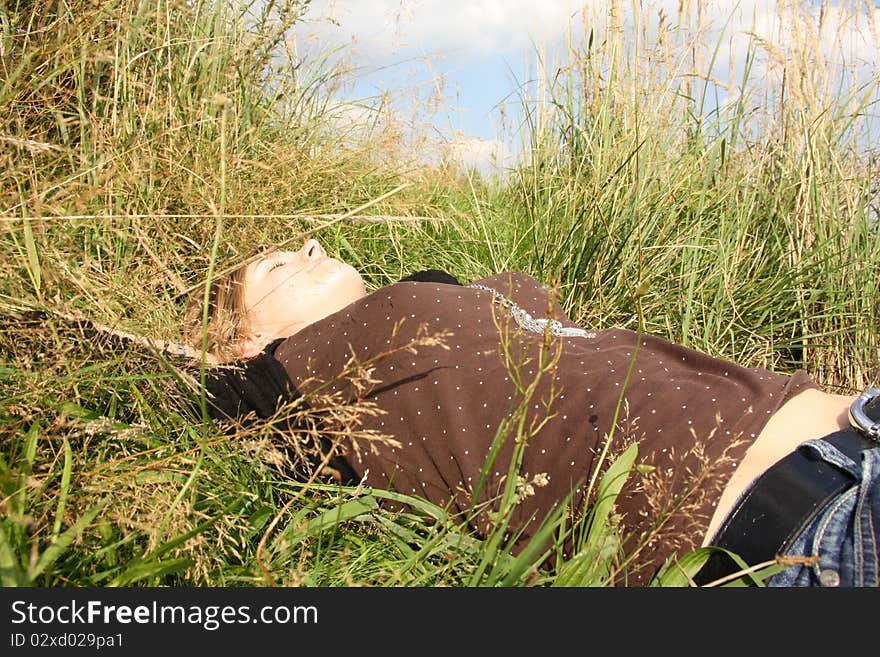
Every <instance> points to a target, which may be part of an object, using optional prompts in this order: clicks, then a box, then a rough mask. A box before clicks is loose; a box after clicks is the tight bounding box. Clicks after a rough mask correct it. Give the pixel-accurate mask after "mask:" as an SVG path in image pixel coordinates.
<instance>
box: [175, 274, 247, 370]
mask: <svg viewBox="0 0 880 657" xmlns="http://www.w3.org/2000/svg"><path fill="white" fill-rule="evenodd" d="M248 262H249V260H246V261H245V263H244V264H243V265H241V266H240V267H238V268H236V269H234V270H233V271H231V272H229V273H228V274H225V275H223V276H219V277H217V278H216V279H214V280H212V281H211V282H210V290H209V292H208V321H207V324H205V321H204V308H205V306H204V303H205V287H206V285H207V283H203V284H201V285H199V286H198V287H197V288H196V289H195V290H193V292H192V294H191V296H190V299H189V303H188V304H187V307H186V311H185V315H184V317H185V319H184V321H185V335H186V339H187V341H188V342H189V343H190V345H191V346H192V347H193V348H194V349H196V350H198V351H201V350H202V348H203V346H204V349H205V350H206V351H207V352H208V353H210V354H212V355H213V356H214V358H215V359H216V360H217V361H218V362H224V361H228V360H233V359H235V358H239V357H240V356H241V353H240V352H239V344H240V342H241V339H242V338H243V337H244V334H245V333H246V332H247V328H248V327H247V313H246V312H245V305H244V282H245V281H244V277H245V272H246V271H247V264H248ZM206 331H207V335H206ZM205 338H207V340H205Z"/></svg>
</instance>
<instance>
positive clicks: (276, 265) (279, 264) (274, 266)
mask: <svg viewBox="0 0 880 657" xmlns="http://www.w3.org/2000/svg"><path fill="white" fill-rule="evenodd" d="M285 264H287V263H285V262H284V261H281V260H279V261H278V262H275V263H272V266H271V267H269V271H272V270H273V269H278V268H279V267H283V266H284V265H285Z"/></svg>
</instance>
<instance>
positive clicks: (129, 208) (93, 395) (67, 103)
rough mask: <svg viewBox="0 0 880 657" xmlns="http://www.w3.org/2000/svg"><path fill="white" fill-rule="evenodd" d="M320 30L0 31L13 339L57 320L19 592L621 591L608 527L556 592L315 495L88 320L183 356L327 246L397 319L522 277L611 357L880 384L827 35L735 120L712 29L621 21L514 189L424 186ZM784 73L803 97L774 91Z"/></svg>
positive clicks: (3, 541) (510, 563)
mask: <svg viewBox="0 0 880 657" xmlns="http://www.w3.org/2000/svg"><path fill="white" fill-rule="evenodd" d="M688 4H689V6H690V5H691V4H693V3H688ZM697 5H698V6H702V5H701V3H697ZM267 8H268V9H267ZM303 8H304V7H303V5H302V4H301V3H298V2H292V1H288V2H281V3H268V4H267V3H256V2H254V3H250V4H249V3H239V4H238V5H235V6H234V7H233V6H230V5H229V4H227V3H220V2H209V1H207V0H196V1H194V2H189V3H185V2H163V1H161V0H143V1H141V2H137V1H131V0H116V1H111V2H106V3H97V4H96V3H90V2H84V1H79V0H72V1H71V2H67V3H65V2H55V1H51V2H50V1H39V0H37V1H35V2H18V3H15V2H12V3H7V5H5V6H4V8H3V9H0V39H2V42H0V48H2V50H0V52H2V63H0V71H2V84H0V107H2V109H3V111H2V112H0V161H2V166H0V215H2V218H0V230H2V238H0V240H2V241H0V253H2V261H0V263H2V267H0V311H2V313H3V315H4V316H7V317H9V316H13V315H21V314H22V313H23V312H24V311H28V310H41V311H45V312H46V313H47V317H48V319H46V320H45V321H42V322H40V323H38V324H37V325H25V324H22V323H21V322H11V323H7V324H6V325H5V326H4V331H3V334H2V336H0V345H2V351H0V353H2V354H3V359H2V362H0V389H2V392H0V395H2V398H3V404H2V406H0V486H2V493H0V505H2V508H3V510H4V519H3V520H2V524H0V573H2V577H3V583H4V584H25V585H67V584H73V585H125V584H162V585H206V584H207V585H221V586H222V585H241V584H265V583H268V582H269V581H272V582H274V583H280V584H289V585H300V584H307V585H329V586H336V585H360V584H366V585H440V584H443V585H462V584H474V585H493V584H510V585H532V584H560V585H561V584H593V585H607V584H609V583H611V582H612V581H613V580H614V578H615V577H617V578H619V577H621V573H620V572H618V569H619V568H620V564H621V563H625V559H623V558H622V556H621V555H620V554H619V542H618V537H616V535H615V533H614V531H613V528H611V527H610V525H609V526H606V525H607V523H606V522H605V520H606V519H607V518H608V509H607V508H603V509H600V510H599V514H598V516H596V518H597V520H596V523H595V524H594V525H593V527H594V528H595V529H591V530H590V532H588V533H586V534H585V535H587V536H588V538H587V539H586V543H585V550H587V551H586V552H584V553H582V554H588V555H589V557H590V558H589V559H585V558H581V559H579V560H574V561H572V562H571V563H570V564H568V565H564V566H562V567H561V568H560V569H558V570H552V569H551V570H544V569H538V568H536V564H537V562H538V561H539V559H540V557H541V553H540V551H538V550H536V551H526V552H525V553H524V554H521V555H520V556H518V557H512V556H511V555H508V554H506V552H505V550H504V549H503V548H504V544H503V541H501V538H500V535H499V536H492V537H489V538H488V539H487V540H485V541H474V540H473V539H471V538H470V537H468V536H467V535H465V534H464V533H463V532H462V530H461V528H460V526H459V525H457V524H456V523H454V522H452V520H451V519H450V518H448V517H447V515H446V514H445V513H444V512H443V510H442V509H437V508H434V507H432V506H431V505H428V504H424V503H421V502H419V501H417V500H412V499H410V498H404V499H406V501H408V502H411V503H412V505H411V507H410V508H411V511H410V512H407V513H404V514H394V515H392V514H390V513H388V512H387V511H385V510H384V509H383V508H382V507H381V505H380V502H381V498H382V497H383V496H390V497H396V498H398V499H400V496H397V495H396V494H393V493H382V492H375V491H374V492H372V493H371V494H364V492H363V491H359V490H357V489H347V488H340V487H337V486H332V485H326V484H312V485H310V486H308V487H307V488H306V489H305V490H303V487H302V485H301V484H299V483H297V482H294V481H291V480H289V479H286V478H284V477H283V476H281V475H280V474H279V473H277V472H276V471H274V470H271V469H267V468H266V467H265V466H264V465H263V463H262V462H261V461H260V460H259V459H255V458H253V453H252V452H249V451H247V450H243V449H242V448H241V446H242V444H244V443H245V442H248V441H250V442H259V440H258V439H259V435H257V436H251V435H246V436H243V437H242V436H239V437H236V438H230V437H229V436H227V435H225V434H223V433H222V432H220V431H218V430H217V428H215V427H213V426H210V425H207V424H201V423H198V422H194V421H193V420H192V419H191V418H188V417H185V416H184V415H183V414H182V413H181V411H180V405H179V403H177V402H178V398H177V395H178V394H179V393H180V385H179V381H178V380H177V379H176V378H175V372H174V370H173V368H170V367H169V366H168V365H167V363H164V362H163V361H162V359H159V358H155V357H150V356H147V355H145V354H138V352H132V351H120V350H117V349H115V348H113V346H112V345H107V344H105V343H103V342H102V341H101V340H100V339H96V338H95V336H90V335H84V334H83V331H82V330H81V328H80V327H78V326H77V325H76V324H75V323H74V324H72V323H70V321H69V320H66V319H63V317H69V316H71V315H73V316H76V317H84V318H88V319H91V320H95V321H100V322H103V323H106V324H110V325H113V326H117V327H120V328H123V329H125V330H128V331H132V332H135V333H139V334H143V335H150V336H153V337H157V338H165V339H176V338H178V337H180V331H181V330H182V327H181V324H180V316H181V311H182V308H183V304H184V302H185V298H186V292H187V290H189V289H191V288H192V287H193V286H194V285H195V284H197V283H199V282H201V281H202V280H204V278H205V277H206V276H207V275H208V273H209V270H212V271H213V270H219V269H223V268H225V267H227V266H229V265H233V264H235V263H236V262H238V261H239V260H240V259H241V258H242V257H244V256H245V255H246V254H248V253H250V252H251V251H252V250H253V249H254V248H255V247H257V246H259V245H261V244H265V243H269V242H285V241H292V242H297V241H299V240H301V239H302V238H303V237H305V236H307V235H316V236H318V237H319V238H320V239H321V240H322V241H323V242H324V243H325V244H326V245H327V247H328V249H329V250H331V251H333V252H334V253H335V254H336V255H337V256H338V257H341V258H343V259H346V260H348V261H349V262H351V263H352V264H353V265H355V266H356V267H358V268H359V269H360V270H361V271H362V272H363V273H364V276H365V278H366V280H367V282H368V284H369V286H370V287H372V288H375V287H378V286H381V285H384V284H387V283H389V282H391V281H394V280H396V279H397V278H399V277H401V276H403V275H405V274H407V273H410V272H412V271H414V270H417V269H423V268H431V267H436V268H442V269H446V270H448V271H450V272H452V273H454V274H456V275H457V276H459V277H460V278H461V279H464V280H469V279H474V278H477V277H479V276H484V275H487V274H490V273H494V272H496V271H499V270H504V269H515V270H520V271H524V272H527V273H530V274H532V275H534V276H536V277H538V278H541V279H544V280H547V281H549V282H552V283H555V284H558V285H559V289H560V290H561V292H562V301H563V303H564V305H565V307H566V308H567V310H568V311H569V312H570V313H571V315H572V316H573V317H574V318H575V319H577V320H578V321H579V322H580V323H581V324H582V325H584V326H589V327H596V328H604V327H607V326H612V325H618V326H628V327H630V328H641V329H643V330H646V331H648V332H651V333H656V334H660V335H664V336H666V337H670V338H673V339H675V340H677V341H680V342H683V343H685V344H688V345H690V346H693V347H696V348H698V349H701V350H704V351H707V352H708V353H711V354H714V355H718V356H722V357H727V358H731V359H735V360H737V361H738V362H741V363H743V364H745V365H751V366H762V367H769V368H772V369H776V370H778V371H782V372H789V371H792V370H794V369H796V368H805V369H807V370H808V371H809V372H810V373H811V374H812V375H813V376H814V377H815V378H816V380H817V381H819V382H821V383H823V384H825V385H826V386H828V387H829V388H831V389H834V390H838V391H842V392H851V391H856V390H859V389H861V388H864V387H866V386H867V385H870V384H872V383H874V382H875V381H876V378H877V346H878V342H877V339H878V330H877V329H878V325H877V322H878V320H877V316H878V296H877V294H878V293H877V290H878V278H877V276H878V274H877V271H878V267H877V265H878V260H877V259H878V255H876V254H877V252H878V249H877V248H876V247H877V244H876V242H877V239H878V237H877V232H876V226H875V223H874V221H875V220H876V217H875V216H872V215H871V214H870V203H871V202H872V200H873V199H874V194H875V193H876V190H877V179H878V178H877V172H876V170H875V169H874V168H873V166H874V164H873V160H872V159H871V153H870V152H866V151H865V149H863V148H857V147H856V140H857V139H858V138H859V135H860V134H862V133H861V132H860V131H861V130H862V124H861V122H862V121H863V120H864V117H865V116H866V115H867V114H868V111H867V110H868V109H870V108H869V107H868V106H867V103H868V102H873V101H871V99H872V98H874V96H872V95H871V93H872V92H871V89H870V88H864V87H861V88H860V87H847V86H844V82H843V81H842V79H841V78H838V77H835V74H834V72H833V71H832V70H831V69H830V68H829V67H828V66H826V64H825V63H824V62H822V61H821V60H819V59H817V58H815V57H814V56H813V54H812V53H814V52H815V48H813V47H812V45H813V44H811V39H815V26H813V27H811V25H812V23H810V21H809V20H808V17H806V16H805V15H803V14H801V13H798V9H797V7H792V8H790V9H789V10H788V11H791V12H793V13H792V14H791V15H792V16H793V17H794V18H793V20H795V19H796V22H795V23H794V24H795V25H797V26H799V28H798V29H800V30H801V31H802V33H801V34H796V35H795V36H796V37H797V38H796V39H795V40H794V41H793V44H791V45H790V46H789V47H790V48H792V50H790V51H789V52H787V53H782V54H780V53H781V52H782V51H779V52H777V51H776V50H774V48H777V50H778V49H779V48H780V46H778V45H775V44H771V43H767V42H760V41H758V40H757V39H753V40H752V42H751V44H750V46H749V48H750V50H749V52H750V56H749V61H750V62H752V64H753V67H752V68H749V67H746V69H745V72H744V73H743V74H742V78H741V79H740V80H739V81H738V82H737V85H736V86H737V89H736V91H737V95H735V96H731V97H730V102H729V103H727V104H722V105H720V106H718V108H717V109H716V108H714V106H713V104H712V103H710V102H708V100H707V98H708V97H709V95H710V94H711V92H712V90H713V89H715V88H716V87H715V85H714V83H712V81H711V80H709V79H708V77H709V76H708V75H707V71H708V68H707V67H708V66H709V65H710V61H709V60H710V59H711V55H712V52H713V44H709V46H708V49H704V50H700V48H702V47H703V46H697V45H696V44H697V41H698V36H699V33H700V24H699V17H696V18H695V17H688V16H684V15H682V16H679V17H678V18H679V20H678V22H677V23H675V22H673V21H671V20H669V21H667V22H666V23H661V24H660V25H656V24H653V23H652V22H651V21H653V17H649V16H647V15H645V16H641V15H637V16H636V19H635V20H636V29H634V30H624V29H623V28H622V27H621V26H620V25H619V20H617V18H616V17H620V16H621V15H622V8H621V6H620V3H612V5H611V10H612V11H610V13H609V15H608V16H606V15H591V14H589V13H588V12H586V11H585V12H584V14H583V15H582V24H581V26H580V30H581V31H582V32H583V37H584V38H583V39H574V38H573V39H572V42H571V44H570V49H569V52H568V54H567V55H566V58H565V61H564V62H562V63H561V65H560V70H559V74H558V75H553V76H549V78H548V79H549V82H548V83H547V84H546V86H545V87H544V90H543V93H544V96H543V99H544V102H543V103H542V104H541V105H540V106H538V105H536V104H535V103H533V99H532V98H530V97H527V96H524V98H523V111H524V114H523V116H524V123H523V125H522V126H521V130H520V133H521V134H522V135H523V139H524V146H525V149H524V150H525V154H526V157H525V158H524V161H523V162H522V163H521V164H520V165H519V166H518V167H517V168H516V169H515V170H513V171H512V172H511V173H510V175H509V177H507V178H506V179H505V180H504V181H495V182H492V181H486V180H481V179H480V178H479V177H477V176H475V175H473V174H471V175H464V174H462V175H450V173H449V171H447V170H442V169H431V168H430V167H428V166H413V164H412V160H407V161H406V162H402V160H401V158H400V150H399V144H395V143H394V140H393V135H394V134H395V132H394V129H393V126H389V125H387V124H384V123H383V122H382V120H381V119H379V118H374V119H368V120H366V121H364V120H363V119H358V120H359V121H362V123H358V124H353V123H352V119H351V115H346V114H344V113H340V111H339V109H338V106H337V105H335V104H334V103H333V102H332V99H333V93H334V91H335V90H336V88H337V86H338V85H339V84H340V83H341V82H342V81H344V79H345V78H344V75H345V74H344V72H343V71H341V70H340V69H338V68H334V67H333V66H332V65H331V64H330V62H331V59H330V56H329V55H330V53H328V57H327V59H320V58H319V59H318V60H310V61H302V60H300V59H298V58H297V57H296V56H295V55H294V49H293V48H291V47H289V44H288V43H287V34H288V30H289V28H290V26H291V25H293V24H295V23H296V21H297V20H298V17H299V16H300V14H301V12H302V10H303ZM683 11H684V10H683ZM686 19H687V20H686ZM689 21H690V22H689ZM694 21H696V22H694ZM673 24H674V25H675V26H676V27H670V26H671V25H673ZM649 25H653V27H650V29H649ZM689 25H690V26H691V27H688V26H689ZM811 30H812V31H811ZM811 35H812V36H811ZM714 45H717V44H714ZM697 51H699V52H703V53H704V54H705V57H704V58H703V59H702V60H701V59H700V58H699V57H695V56H693V53H694V52H697ZM758 62H762V63H763V62H767V66H768V67H769V68H773V67H774V66H775V67H781V68H777V70H781V71H782V73H784V75H781V76H780V77H779V79H780V80H785V81H786V83H785V85H782V84H779V85H774V84H772V80H771V83H770V84H763V81H762V82H761V84H757V82H758V80H753V79H752V77H751V76H752V75H753V71H754V66H756V65H757V63H758ZM876 83H877V78H876V76H875V78H874V79H873V84H875V85H876ZM793 97H794V98H795V100H794V101H793V100H792V98H793ZM710 107H712V109H709V108H710ZM378 116H379V115H378V114H377V115H376V117H378ZM345 117H348V118H347V119H346V118H345ZM874 129H875V130H876V126H874ZM352 213H354V214H356V215H357V216H356V217H351V216H349V215H350V214H352ZM405 217H432V218H434V219H433V220H428V219H422V220H417V221H398V220H395V218H405ZM370 218H372V219H373V220H368V219H370ZM215 245H216V250H215V249H214V246H215ZM617 467H618V468H621V467H622V466H621V465H620V464H619V463H618V465H617ZM623 469H624V470H625V468H623ZM612 474H614V471H613V470H612ZM603 486H604V487H603V489H602V490H604V491H608V490H612V491H613V490H614V484H612V483H611V482H610V481H608V480H606V481H604V484H603ZM508 493H510V491H508ZM293 498H295V499H296V503H295V504H294V505H293V506H290V507H289V508H288V507H286V506H285V505H286V504H287V503H288V502H289V501H290V500H291V499H293ZM600 527H601V530H600ZM548 531H550V530H549V529H548ZM261 544H262V545H264V546H265V549H264V552H261V554H260V555H259V557H260V558H259V559H258V554H257V552H258V547H259V546H260V545H261ZM624 575H625V573H624Z"/></svg>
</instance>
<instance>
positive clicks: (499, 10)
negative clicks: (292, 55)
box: [303, 0, 578, 60]
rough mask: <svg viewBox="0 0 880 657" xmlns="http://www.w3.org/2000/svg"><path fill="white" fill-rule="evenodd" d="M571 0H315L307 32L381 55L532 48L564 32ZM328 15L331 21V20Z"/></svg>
mask: <svg viewBox="0 0 880 657" xmlns="http://www.w3.org/2000/svg"><path fill="white" fill-rule="evenodd" d="M575 5H576V3H574V4H573V3H572V2H570V1H567V0H561V1H554V0H551V1H541V0H410V1H406V0H369V1H365V0H360V1H358V0H315V1H314V2H312V3H311V5H310V6H309V11H308V13H307V18H309V19H310V20H313V21H315V22H314V23H312V24H311V25H310V26H309V27H308V29H306V30H304V32H303V33H304V34H306V33H308V34H309V35H310V38H311V39H312V40H316V41H320V42H321V43H324V44H335V45H341V44H347V43H351V44H352V45H353V46H354V47H355V48H356V49H357V51H358V53H359V54H360V55H362V56H367V57H369V58H372V59H377V60H381V59H384V58H386V57H389V56H392V55H399V54H401V53H410V54H413V53H414V54H421V53H429V54H450V53H454V54H462V55H473V54H487V53H493V54H497V53H509V52H513V51H517V50H521V49H524V48H531V47H532V44H533V43H534V42H540V41H541V39H544V38H546V39H548V40H554V39H560V38H563V37H564V35H565V30H566V29H567V26H568V24H569V16H571V15H573V14H574V13H576V12H577V11H578V9H577V8H576V7H575ZM328 19H329V20H328Z"/></svg>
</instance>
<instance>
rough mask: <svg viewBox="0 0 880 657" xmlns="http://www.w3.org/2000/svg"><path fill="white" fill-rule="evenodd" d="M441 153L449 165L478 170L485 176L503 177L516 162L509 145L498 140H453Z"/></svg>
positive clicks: (446, 144) (444, 145) (442, 148)
mask: <svg viewBox="0 0 880 657" xmlns="http://www.w3.org/2000/svg"><path fill="white" fill-rule="evenodd" d="M441 151H442V155H443V157H444V159H445V160H446V162H447V163H449V164H451V165H454V166H458V167H462V168H464V169H476V170H477V171H479V172H480V173H481V174H482V175H484V176H492V175H497V176H499V177H501V176H503V175H504V172H505V169H507V168H509V167H511V166H513V164H514V160H515V156H514V154H513V153H511V152H510V149H509V148H508V147H507V145H506V144H505V143H504V142H502V141H500V140H498V139H467V138H458V139H453V140H451V141H449V142H448V143H445V144H443V145H442V146H441Z"/></svg>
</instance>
